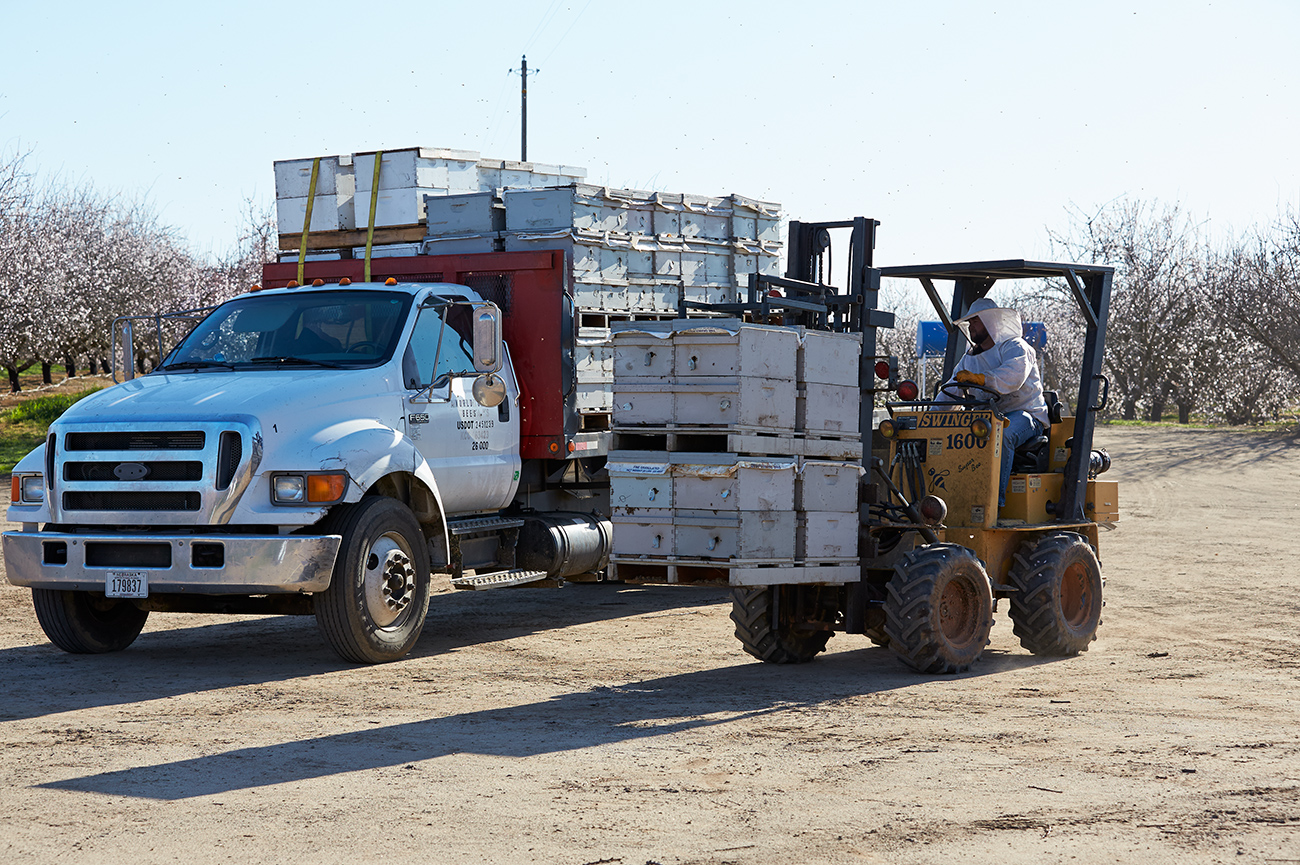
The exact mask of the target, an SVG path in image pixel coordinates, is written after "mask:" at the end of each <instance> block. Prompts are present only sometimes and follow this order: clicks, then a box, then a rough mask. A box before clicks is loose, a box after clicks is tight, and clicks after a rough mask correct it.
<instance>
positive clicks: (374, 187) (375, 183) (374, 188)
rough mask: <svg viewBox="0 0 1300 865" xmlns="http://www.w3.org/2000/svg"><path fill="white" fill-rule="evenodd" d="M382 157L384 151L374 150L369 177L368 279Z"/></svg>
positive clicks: (367, 279) (366, 279)
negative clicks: (373, 170)
mask: <svg viewBox="0 0 1300 865" xmlns="http://www.w3.org/2000/svg"><path fill="white" fill-rule="evenodd" d="M383 158H384V151H382V150H377V151H375V173H374V176H373V177H372V178H371V179H370V222H369V224H368V225H367V226H366V278H365V280H364V282H369V281H370V248H371V247H373V246H374V245H375V207H376V206H378V204H379V163H380V162H381V161H382V160H383Z"/></svg>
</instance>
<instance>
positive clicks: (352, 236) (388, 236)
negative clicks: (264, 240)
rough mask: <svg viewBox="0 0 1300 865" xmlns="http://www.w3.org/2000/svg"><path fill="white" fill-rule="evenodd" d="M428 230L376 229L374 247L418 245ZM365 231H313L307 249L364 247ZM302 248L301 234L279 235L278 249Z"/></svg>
mask: <svg viewBox="0 0 1300 865" xmlns="http://www.w3.org/2000/svg"><path fill="white" fill-rule="evenodd" d="M428 231H429V229H428V228H427V227H426V226H423V225H394V226H391V227H388V228H376V229H375V239H374V245H375V246H381V245H383V244H386V243H419V242H420V241H422V240H424V237H425V235H426V234H428ZM366 234H367V229H364V228H356V229H340V230H338V231H313V232H312V233H311V234H308V235H307V248H308V249H343V248H346V247H352V246H365V245H366ZM301 246H302V233H301V232H296V233H294V234H281V235H280V249H281V250H283V251H288V250H296V249H299V248H300V247H301Z"/></svg>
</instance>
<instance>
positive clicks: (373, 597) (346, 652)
mask: <svg viewBox="0 0 1300 865" xmlns="http://www.w3.org/2000/svg"><path fill="white" fill-rule="evenodd" d="M321 528H322V530H323V531H324V532H325V533H326V534H340V535H342V536H343V543H342V545H341V546H340V547H339V555H338V559H337V560H336V561H335V562H334V573H333V575H332V576H331V577H330V584H329V588H327V589H326V590H325V591H323V592H318V593H316V594H315V595H314V596H313V603H312V606H313V608H314V610H315V613H316V624H317V625H319V626H320V630H321V633H322V634H324V635H325V639H326V641H327V642H328V643H329V644H330V647H331V648H333V649H334V651H335V652H337V653H338V654H339V656H340V657H342V658H343V659H344V660H345V661H353V662H356V663H358V664H379V663H383V662H385V661H396V660H398V659H399V658H402V657H404V656H405V655H406V654H407V653H408V652H410V651H411V649H412V648H414V646H415V642H416V640H418V639H419V638H420V631H421V629H422V628H423V627H424V617H425V615H426V614H427V613H428V612H429V549H428V547H427V546H426V545H425V541H424V534H423V533H422V532H421V531H420V524H419V523H418V522H417V521H416V519H415V515H414V514H413V513H411V510H410V508H408V507H407V506H406V505H404V504H402V503H401V502H399V501H397V500H396V499H390V498H387V497H385V496H371V497H367V498H364V499H362V500H361V501H359V502H356V503H354V504H343V505H335V506H334V508H333V509H332V510H331V511H330V513H329V515H328V516H327V517H326V518H325V520H324V521H322V523H321Z"/></svg>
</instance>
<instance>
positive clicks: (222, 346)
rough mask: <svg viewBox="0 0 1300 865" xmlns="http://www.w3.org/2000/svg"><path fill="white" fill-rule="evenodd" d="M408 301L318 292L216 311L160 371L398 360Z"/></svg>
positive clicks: (400, 296) (381, 294) (250, 300)
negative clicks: (396, 350) (395, 354)
mask: <svg viewBox="0 0 1300 865" xmlns="http://www.w3.org/2000/svg"><path fill="white" fill-rule="evenodd" d="M410 305H411V297H410V295H407V294H404V293H399V292H389V291H315V292H302V293H301V294H299V293H294V294H276V295H268V296H262V297H244V298H239V299H238V300H232V301H230V302H229V303H226V304H223V305H221V306H219V307H218V308H217V309H216V310H215V311H213V313H212V314H211V315H209V316H208V317H207V318H205V319H204V320H203V321H201V322H200V323H199V325H198V326H197V327H195V328H194V330H193V331H192V332H191V333H190V335H189V336H187V337H186V338H185V340H184V341H183V342H182V343H181V344H180V345H178V346H177V347H176V350H175V351H174V352H172V354H171V355H170V356H169V357H168V358H167V362H166V363H165V364H163V366H162V367H160V368H161V369H163V370H179V369H202V368H204V367H211V368H216V369H234V368H239V369H255V368H261V367H266V368H277V367H282V366H317V367H322V368H327V369H337V368H346V369H354V368H359V367H367V366H376V365H378V364H381V363H384V362H386V361H387V360H388V359H389V358H390V357H392V356H393V348H394V346H395V345H396V343H397V338H398V336H399V335H400V334H401V331H402V322H404V321H405V320H406V312H407V310H408V309H409V308H410Z"/></svg>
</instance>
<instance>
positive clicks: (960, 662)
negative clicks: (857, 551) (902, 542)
mask: <svg viewBox="0 0 1300 865" xmlns="http://www.w3.org/2000/svg"><path fill="white" fill-rule="evenodd" d="M888 592H889V594H888V597H887V598H886V599H885V634H886V635H887V636H888V637H889V648H891V649H893V651H894V654H896V655H898V657H899V659H900V660H901V661H902V662H903V663H904V664H906V665H907V666H909V667H911V668H912V669H913V670H916V671H917V672H918V673H960V672H961V671H963V670H966V669H968V668H969V667H970V665H971V664H972V663H974V662H975V660H976V659H977V658H979V656H980V654H981V653H983V651H984V647H985V646H987V645H988V643H989V632H990V631H991V630H992V629H993V587H992V585H991V584H990V583H989V576H988V573H987V572H985V570H984V566H983V565H981V564H980V561H979V559H977V558H976V557H975V554H974V553H973V552H971V551H970V550H969V549H967V548H966V547H963V546H959V545H957V544H930V545H929V546H925V547H918V548H917V549H915V550H912V551H911V552H909V553H908V554H907V555H906V556H905V557H904V558H903V561H901V562H899V563H898V564H897V565H896V566H895V567H894V576H893V578H892V579H890V581H889V586H888Z"/></svg>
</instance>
